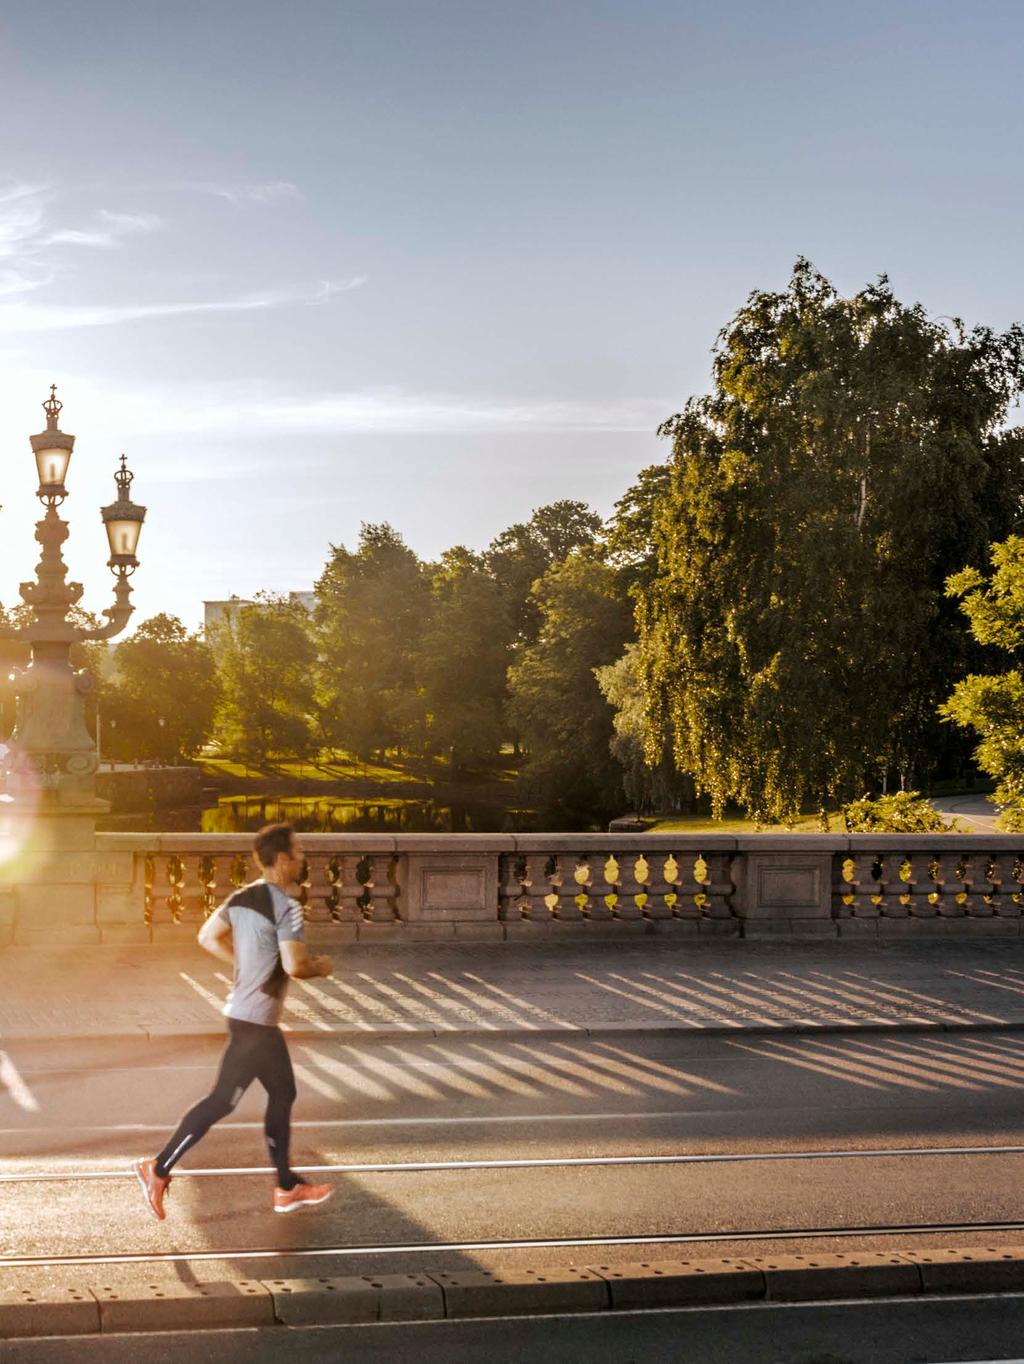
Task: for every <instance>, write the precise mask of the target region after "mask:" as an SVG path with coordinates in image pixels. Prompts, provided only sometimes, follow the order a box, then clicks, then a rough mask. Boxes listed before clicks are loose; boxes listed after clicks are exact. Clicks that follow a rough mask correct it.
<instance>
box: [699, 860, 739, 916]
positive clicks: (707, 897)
mask: <svg viewBox="0 0 1024 1364" xmlns="http://www.w3.org/2000/svg"><path fill="white" fill-rule="evenodd" d="M702 856H703V859H704V862H705V864H706V866H707V869H708V877H709V879H708V881H707V882H705V885H704V903H703V905H702V906H701V909H702V914H701V917H702V918H704V919H731V918H733V917H734V916H733V912H732V905H731V903H730V901H731V900H732V896H733V891H734V890H735V886H734V885H733V877H732V854H731V853H724V852H716V853H704V854H703V855H702Z"/></svg>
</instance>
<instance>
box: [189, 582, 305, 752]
mask: <svg viewBox="0 0 1024 1364" xmlns="http://www.w3.org/2000/svg"><path fill="white" fill-rule="evenodd" d="M214 650H215V654H216V658H217V674H218V679H219V682H220V688H221V700H220V705H219V707H218V710H217V723H216V737H217V740H218V742H219V743H220V744H221V745H222V747H223V748H224V749H225V750H226V751H227V752H229V753H233V754H237V755H238V756H239V757H244V758H246V759H247V760H249V761H251V762H256V763H265V762H266V761H267V759H268V758H270V757H272V756H278V757H290V758H291V757H300V758H301V757H306V756H307V755H308V754H310V753H311V752H313V751H314V750H315V748H316V747H317V745H316V741H315V738H314V734H313V724H312V712H313V706H314V697H313V670H314V666H315V663H316V646H315V645H314V643H313V636H312V631H311V629H310V622H309V615H308V613H307V611H306V609H305V607H304V606H302V605H301V604H300V603H299V602H296V601H290V600H289V599H288V598H287V597H281V596H273V595H271V594H269V593H261V594H260V595H259V596H258V597H257V599H256V600H255V602H253V603H251V604H249V605H245V606H240V607H238V608H237V609H236V610H233V611H232V612H230V614H228V615H227V616H225V618H224V620H223V621H222V622H221V624H219V625H218V626H217V627H216V629H215V631H214Z"/></svg>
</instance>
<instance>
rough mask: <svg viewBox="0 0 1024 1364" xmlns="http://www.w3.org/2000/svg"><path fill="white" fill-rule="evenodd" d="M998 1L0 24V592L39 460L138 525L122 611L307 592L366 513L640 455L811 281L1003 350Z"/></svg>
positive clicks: (189, 609)
mask: <svg viewBox="0 0 1024 1364" xmlns="http://www.w3.org/2000/svg"><path fill="white" fill-rule="evenodd" d="M1022 38H1024V6H1021V5H1020V4H1019V3H1017V0H971V3H966V2H965V0H881V2H880V0H860V3H858V4H856V5H851V4H849V3H848V0H776V3H764V0H753V2H751V3H741V2H740V0H605V2H603V3H602V2H600V0H593V2H592V3H583V0H547V2H544V3H542V2H541V0H516V3H514V4H509V3H507V0H501V3H498V2H497V0H463V2H462V3H459V2H458V0H363V2H361V3H350V2H349V0H291V3H287V4H286V3H283V0H273V3H271V2H270V0H245V3H242V2H241V0H213V2H212V3H210V2H209V0H208V2H207V3H201V2H200V0H179V2H178V3H173V4H170V3H163V0H89V3H86V4H83V3H82V0H50V2H49V3H47V4H46V5H45V6H42V5H40V4H38V3H36V0H7V3H5V4H4V5H3V7H2V9H0V128H2V130H3V131H2V137H0V440H2V442H3V466H2V467H3V470H4V477H3V479H2V481H0V502H2V503H3V511H2V512H0V600H2V601H3V602H4V603H5V604H10V603H11V602H12V601H14V600H16V594H17V583H18V581H19V580H20V579H22V578H27V577H29V576H31V573H32V570H33V566H34V563H35V559H36V555H35V552H34V548H35V547H34V546H33V543H32V538H31V536H32V523H33V521H34V520H35V515H36V509H37V506H38V504H37V503H36V502H35V501H34V498H33V496H32V493H33V490H34V487H35V481H34V465H33V461H32V457H31V453H30V450H29V445H28V439H27V437H28V435H29V433H30V432H32V431H37V430H40V429H41V428H42V424H43V422H42V413H41V409H40V407H39V404H40V402H41V401H42V399H43V398H44V397H45V396H46V392H47V388H48V385H49V384H50V382H51V381H53V380H56V382H57V383H58V385H59V391H60V396H61V397H62V398H63V400H64V403H65V412H64V418H63V420H62V424H63V426H64V428H65V429H66V430H69V431H72V432H74V433H75V434H76V435H77V437H78V444H77V448H76V453H75V456H74V459H73V461H72V464H71V471H70V476H69V485H70V487H71V491H72V496H71V498H70V500H69V502H67V503H66V504H65V511H66V512H67V513H68V514H69V516H70V520H71V529H72V535H71V539H70V541H69V542H68V546H67V548H66V555H67V558H68V561H69V563H70V565H71V569H72V576H73V577H76V578H80V579H82V580H83V581H84V582H85V583H86V587H87V596H86V601H85V604H86V605H88V606H89V607H91V608H92V609H93V610H98V609H99V608H101V607H102V606H104V605H106V604H107V602H108V599H109V593H110V587H109V583H110V581H111V580H110V577H109V574H108V572H107V570H106V568H105V567H104V562H105V559H106V549H105V541H104V537H103V532H102V528H101V525H100V520H99V513H98V507H99V505H100V504H101V503H103V502H107V501H109V500H110V499H111V497H112V495H113V492H114V484H113V481H112V474H113V470H114V467H115V463H116V458H117V455H118V454H119V452H120V451H121V450H122V449H124V450H125V451H126V452H127V454H128V457H129V463H130V465H131V467H132V468H133V470H134V471H135V474H136V482H135V489H134V491H135V495H136V497H137V500H139V501H141V502H143V503H145V504H146V505H147V506H148V507H149V515H148V519H147V523H146V526H145V529H144V531H143V536H142V541H141V544H140V556H141V558H142V567H141V569H140V571H139V573H138V574H137V575H136V579H135V583H136V605H137V608H138V611H139V615H138V616H137V617H136V619H141V618H143V617H145V616H147V615H150V614H152V613H153V612H155V611H158V610H170V611H174V612H176V613H177V614H179V615H181V616H182V617H183V618H184V619H185V620H186V621H187V622H188V623H189V624H196V623H198V621H199V619H200V617H201V612H202V606H201V603H202V600H203V598H207V597H220V596H227V595H229V594H230V593H232V592H237V593H239V594H241V595H246V594H249V593H252V592H254V591H256V590H257V589H259V588H261V587H266V588H270V589H276V590H290V589H296V588H303V587H308V586H310V585H311V583H312V581H313V579H314V578H315V577H316V576H317V574H318V573H319V571H320V569H321V568H322V566H323V563H324V560H325V558H326V556H327V553H328V546H329V544H330V543H331V542H335V543H338V542H344V543H346V544H349V545H353V544H354V543H355V540H356V537H357V535H358V528H359V523H360V521H363V520H371V521H378V520H389V521H391V522H392V523H393V524H394V525H395V526H396V527H397V528H398V529H399V530H400V531H401V532H402V534H403V535H404V536H405V538H406V540H407V541H408V542H409V543H410V544H411V545H412V546H413V547H414V548H415V549H416V550H417V551H418V552H419V553H420V554H422V555H423V556H424V557H429V556H433V555H436V554H437V553H439V552H440V551H441V550H442V549H444V548H445V547H447V546H449V545H452V544H455V543H459V542H462V543H465V544H468V545H471V546H473V547H476V548H481V547H483V546H484V545H485V544H486V543H487V542H488V541H489V540H490V539H491V538H492V537H493V536H494V535H495V534H496V533H497V532H498V531H500V530H501V529H503V528H504V527H505V526H506V525H508V524H509V523H510V522H512V521H514V520H518V519H522V518H525V517H527V516H528V515H529V513H530V511H531V509H532V508H533V507H536V506H539V505H541V504H542V503H544V502H549V501H551V500H553V499H555V498H560V497H576V498H582V499H585V500H587V501H589V502H590V503H591V504H592V505H593V506H595V507H596V508H597V509H598V510H599V511H601V512H602V513H607V512H609V511H610V510H611V506H612V503H613V502H614V500H615V499H616V497H618V496H619V495H621V493H622V492H623V490H624V489H625V488H626V487H627V486H628V484H629V483H630V482H631V480H632V479H633V477H634V475H635V474H636V472H637V471H638V470H639V469H640V468H641V467H643V466H644V465H645V464H648V463H651V462H652V461H653V460H655V459H660V458H664V457H665V455H666V454H667V450H666V449H665V447H664V446H663V445H662V444H661V443H659V442H658V441H657V440H656V439H655V436H654V428H655V426H656V425H657V423H658V422H659V421H660V420H661V419H662V418H664V417H665V416H667V415H669V414H670V413H671V412H673V411H675V410H677V409H678V408H679V407H680V406H681V405H682V403H683V402H684V401H685V399H686V397H687V396H688V395H689V394H691V393H693V392H695V391H700V390H703V389H704V388H705V387H706V385H707V381H708V352H709V349H710V346H711V344H712V342H713V340H714V336H715V333H716V331H717V330H718V328H719V327H720V326H721V325H722V324H723V323H724V322H725V321H726V320H727V319H728V318H729V316H730V315H731V314H732V313H733V312H734V311H735V309H736V308H737V307H738V306H739V305H740V304H741V303H742V301H743V299H744V298H745V296H746V294H747V293H748V292H749V291H750V290H751V289H752V288H755V287H768V288H771V287H780V286H782V285H783V284H784V283H785V281H786V279H787V277H788V274H789V270H790V267H791V265H792V262H793V260H794V258H795V257H796V256H797V255H798V254H799V253H803V254H806V255H808V256H810V257H811V259H812V260H813V261H814V263H815V264H816V265H817V266H818V267H819V268H820V269H822V270H823V271H824V272H825V273H826V274H828V275H829V276H830V277H832V278H833V279H834V280H835V281H836V282H837V283H838V284H839V285H840V286H841V287H842V288H844V289H847V290H853V289H856V288H857V287H859V286H860V285H861V284H863V283H864V282H866V281H867V280H868V279H870V278H872V277H874V276H875V275H877V274H878V273H879V272H881V271H883V270H884V271H888V273H889V274H890V275H891V277H892V280H893V283H894V286H895V288H896V290H897V292H898V294H899V295H900V296H901V297H902V298H904V299H907V300H913V299H920V300H922V301H923V302H924V303H925V305H926V306H927V307H928V309H929V310H930V311H931V312H932V313H934V314H936V315H942V314H957V315H961V316H963V317H964V318H965V319H967V320H968V321H969V322H975V321H984V322H987V323H991V324H992V325H994V326H999V327H1002V326H1005V325H1006V324H1007V323H1009V322H1010V321H1012V320H1014V319H1016V318H1022V317H1024V275H1022V271H1021V268H1020V252H1021V231H1020V224H1021V221H1022V214H1024V202H1022V200H1024V187H1022V181H1021V177H1020V174H1019V161H1020V128H1021V126H1022V122H1024V120H1022V113H1024V93H1022V91H1024V87H1022V82H1021V79H1020V71H1021V63H1022V56H1024V54H1022V50H1021V49H1022Z"/></svg>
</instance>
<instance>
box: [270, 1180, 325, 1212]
mask: <svg viewBox="0 0 1024 1364" xmlns="http://www.w3.org/2000/svg"><path fill="white" fill-rule="evenodd" d="M333 1192H334V1187H333V1185H331V1184H296V1186H295V1188H294V1189H275V1190H274V1211H275V1212H296V1211H297V1210H298V1209H299V1208H312V1207H313V1206H314V1205H315V1204H317V1203H326V1201H327V1200H328V1198H330V1196H331V1194H332V1193H333Z"/></svg>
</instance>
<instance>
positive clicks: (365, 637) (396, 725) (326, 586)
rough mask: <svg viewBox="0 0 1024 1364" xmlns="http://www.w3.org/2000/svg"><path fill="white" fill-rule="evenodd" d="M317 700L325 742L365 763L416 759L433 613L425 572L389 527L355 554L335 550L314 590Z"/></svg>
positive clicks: (365, 535) (362, 537)
mask: <svg viewBox="0 0 1024 1364" xmlns="http://www.w3.org/2000/svg"><path fill="white" fill-rule="evenodd" d="M316 592H317V608H316V612H315V615H314V619H315V627H316V638H317V644H318V649H319V665H318V670H317V700H318V704H319V713H320V722H321V725H322V727H323V733H324V737H325V739H326V741H327V742H328V743H329V744H332V745H334V746H336V747H338V748H342V749H345V750H346V751H348V752H351V753H356V754H359V755H360V756H361V757H364V758H367V757H370V755H371V754H374V753H382V752H384V751H385V750H386V749H400V750H401V749H407V750H408V749H412V750H414V751H418V750H419V749H420V748H421V747H422V744H423V737H424V726H425V706H424V699H423V695H422V690H421V687H420V685H419V682H418V679H417V676H416V664H417V659H418V657H419V651H420V637H421V634H422V632H423V628H424V624H425V621H426V618H427V615H428V612H429V608H430V583H429V580H428V577H427V574H426V572H425V570H424V567H423V565H422V564H421V563H420V561H419V559H418V558H417V557H416V554H415V553H414V552H413V550H411V549H410V548H409V547H408V546H407V545H406V544H405V542H404V541H403V540H402V537H401V536H400V535H399V534H398V532H397V531H396V530H394V529H393V528H392V527H391V526H389V525H388V524H387V523H386V522H385V523H382V524H380V525H371V524H364V525H363V527H362V529H361V531H360V534H359V546H358V548H357V549H356V550H355V551H352V550H348V549H346V548H345V546H344V545H333V546H332V547H331V557H330V558H329V559H328V561H327V564H326V566H325V568H324V571H323V573H322V574H321V576H320V578H319V579H318V581H317V584H316Z"/></svg>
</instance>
